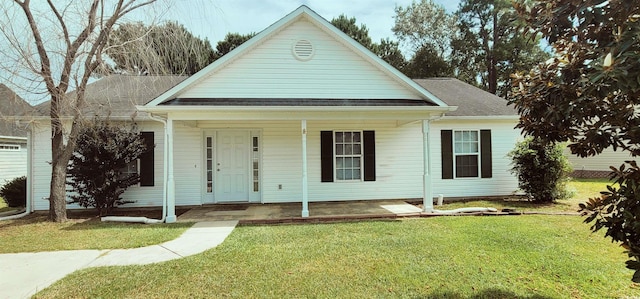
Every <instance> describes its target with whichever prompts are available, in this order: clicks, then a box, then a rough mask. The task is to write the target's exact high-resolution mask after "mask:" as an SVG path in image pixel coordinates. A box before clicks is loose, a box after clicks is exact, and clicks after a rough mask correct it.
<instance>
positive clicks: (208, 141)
mask: <svg viewBox="0 0 640 299" xmlns="http://www.w3.org/2000/svg"><path fill="white" fill-rule="evenodd" d="M211 139H212V138H211V137H207V147H211Z"/></svg>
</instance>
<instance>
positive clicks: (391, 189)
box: [153, 107, 448, 222]
mask: <svg viewBox="0 0 640 299" xmlns="http://www.w3.org/2000/svg"><path fill="white" fill-rule="evenodd" d="M163 108H164V109H166V110H165V111H166V112H165V111H162V112H165V113H161V111H160V110H161V109H162V110H164V109H163ZM167 108H169V107H162V108H160V109H158V108H156V109H154V110H155V111H153V112H155V115H156V116H155V118H156V119H158V120H160V121H162V122H163V123H164V124H165V129H166V130H165V131H166V138H164V140H165V142H166V144H165V145H164V146H163V147H164V148H165V149H167V152H166V154H165V155H164V160H165V161H164V163H163V164H164V165H165V167H166V168H165V171H166V172H165V176H164V178H165V179H166V181H165V182H166V186H167V188H166V208H167V214H166V219H167V222H174V221H177V220H178V219H177V218H176V215H175V209H176V206H181V205H185V201H184V200H182V199H181V198H180V197H185V196H186V198H190V200H192V199H193V198H197V197H200V198H202V201H201V202H200V204H202V205H209V204H221V203H224V204H228V203H229V202H228V201H221V200H220V198H221V197H218V196H217V194H215V192H216V188H217V187H219V186H220V182H221V181H217V182H216V178H217V177H219V174H220V173H222V172H224V169H221V168H220V167H218V166H219V165H221V164H223V166H224V164H225V163H220V161H225V160H223V156H222V155H220V156H216V155H217V154H216V152H217V151H219V150H220V148H216V142H217V141H219V140H218V139H220V138H216V137H215V136H218V137H219V136H221V133H222V132H228V131H230V132H233V131H236V132H237V131H244V132H245V133H243V134H239V135H237V136H240V137H241V138H243V139H247V144H249V146H252V147H251V148H249V147H247V149H248V151H249V152H251V153H250V155H245V154H242V155H241V156H247V157H246V158H247V161H252V160H251V159H255V160H253V161H255V162H256V163H257V164H254V163H253V162H250V163H248V165H260V168H259V175H257V176H252V173H254V172H253V171H254V170H256V168H251V166H249V167H248V168H246V171H244V172H246V173H247V174H248V175H247V178H250V179H243V180H246V181H247V182H249V183H247V184H246V185H247V186H249V187H248V188H249V189H250V191H255V192H256V194H253V195H255V196H253V195H252V196H253V197H250V198H247V200H246V201H245V202H246V203H263V204H266V203H287V202H289V203H297V207H298V208H297V209H298V211H297V213H296V215H295V216H296V217H303V218H304V217H309V216H319V215H322V212H320V213H317V212H316V211H313V210H312V209H313V207H314V206H318V207H321V206H322V205H312V206H310V203H313V202H325V201H333V200H340V201H342V200H347V201H350V200H372V201H378V200H380V199H384V198H398V197H399V198H421V199H422V200H423V201H424V211H427V212H429V211H431V210H432V209H433V205H432V198H433V190H432V187H431V185H432V182H431V181H432V178H431V159H432V157H431V147H432V145H431V142H430V122H431V119H433V118H437V117H440V115H441V114H442V113H443V112H445V111H446V110H448V107H447V108H444V109H443V108H441V107H429V108H428V109H424V108H423V109H415V108H414V111H410V112H409V111H407V110H409V109H407V107H402V109H398V108H396V107H394V108H396V109H397V110H395V109H393V108H392V109H388V110H387V111H384V112H383V111H381V109H380V108H379V107H366V108H364V109H363V107H359V109H352V111H349V112H347V111H344V110H349V109H345V108H344V107H322V108H324V109H322V110H324V111H319V110H320V109H318V110H316V109H313V108H311V109H309V108H306V107H305V108H306V109H305V108H303V109H300V107H295V108H294V109H291V108H293V107H286V108H289V110H290V111H288V112H283V111H282V110H285V109H286V108H284V109H283V107H278V109H274V110H271V111H270V109H260V111H256V110H254V109H255V108H254V109H247V108H244V109H238V108H236V107H234V108H236V109H233V110H235V111H228V110H229V107H225V108H226V109H224V110H227V111H221V110H213V109H211V110H210V111H203V109H202V108H204V107H198V108H200V110H199V111H194V110H195V109H193V108H195V107H189V108H187V109H185V108H186V107H180V108H182V109H185V110H188V111H185V110H182V109H177V110H182V111H176V110H173V109H175V107H172V108H173V109H170V108H169V109H167ZM296 108H297V109H296ZM314 108H317V107H314ZM387 108H388V107H387ZM205 109H207V108H205ZM209 109H210V108H209ZM168 110H173V111H168ZM309 110H315V111H309ZM394 110H395V111H394ZM416 110H417V111H416ZM345 131H346V132H359V134H361V137H362V138H363V141H362V143H363V144H364V145H363V146H362V150H363V152H362V155H361V157H358V158H357V159H358V161H360V159H362V161H361V162H358V163H361V164H359V167H360V166H361V167H360V168H362V169H358V170H357V172H358V177H355V176H354V177H353V178H351V180H342V178H341V177H339V176H338V173H337V170H336V168H337V167H338V166H337V164H338V162H339V161H338V160H337V158H336V154H335V153H334V155H333V156H332V157H329V159H331V160H332V162H330V163H329V164H330V165H329V169H331V167H332V166H333V171H330V173H329V176H330V179H329V181H327V180H326V178H325V171H324V162H322V161H323V159H324V158H323V156H322V154H321V151H322V150H323V149H322V148H323V143H324V142H325V141H323V140H324V139H323V138H324V136H323V135H325V134H324V133H329V134H331V133H332V132H333V133H334V134H337V133H336V132H345ZM367 133H370V134H372V135H375V140H374V141H373V145H374V146H375V151H374V153H373V155H375V156H374V159H373V163H371V164H369V165H373V166H369V167H375V170H374V172H373V176H374V177H373V179H368V178H367V177H366V175H368V174H367V173H366V172H367V167H368V165H367V163H368V162H367V160H366V156H367V153H366V149H365V147H366V144H365V143H366V142H367V141H366V140H365V138H367V136H365V135H367ZM225 134H226V133H225ZM211 136H214V137H211ZM334 136H337V135H334ZM359 136H360V135H359ZM245 137H246V138H245ZM359 138H360V137H359ZM369 138H370V137H369ZM331 142H334V143H335V142H337V141H335V140H333V141H331V140H330V141H329V143H331ZM158 146H159V145H158ZM332 148H335V144H334V145H331V144H329V150H331V149H332ZM196 149H197V150H196ZM254 149H255V151H259V152H258V153H256V152H255V151H254ZM211 152H213V153H211ZM181 153H189V155H186V157H185V155H184V154H181ZM284 153H286V154H284ZM211 157H214V159H213V160H212V161H209V159H210V158H211ZM216 157H218V158H219V160H218V161H216V160H215V158H216ZM185 159H186V160H185ZM186 161H190V162H189V163H186ZM331 163H335V165H332V164H331ZM227 164H228V163H227ZM189 165H191V166H189ZM283 166H284V167H283ZM321 168H322V169H321ZM211 172H213V175H210V173H211ZM354 173H355V172H354ZM332 175H333V177H331V176H332ZM360 175H362V177H360ZM332 178H333V179H335V180H333V179H332ZM198 184H199V185H198ZM185 185H188V186H190V187H189V189H184V188H186V187H185ZM194 186H195V187H196V188H193V187H194ZM198 186H199V187H198ZM181 188H183V189H184V190H181ZM195 189H200V191H199V192H200V193H198V194H195V193H190V195H193V196H187V192H193V191H194V190H195ZM208 193H214V194H213V195H212V196H213V197H210V195H208ZM208 196H209V197H208ZM211 198H213V199H211ZM252 198H253V199H252ZM242 201H243V200H238V202H242ZM231 202H235V200H232V201H231ZM193 204H198V203H187V205H193ZM329 204H331V203H329ZM292 206H295V205H292ZM310 211H311V212H310ZM328 211H330V212H331V213H334V212H335V211H331V210H328ZM334 214H335V213H334ZM383 214H384V213H383Z"/></svg>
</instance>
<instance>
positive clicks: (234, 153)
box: [213, 130, 250, 202]
mask: <svg viewBox="0 0 640 299" xmlns="http://www.w3.org/2000/svg"><path fill="white" fill-rule="evenodd" d="M249 150H250V144H249V131H224V130H221V131H218V132H217V134H216V151H215V152H216V159H215V160H216V161H215V166H214V167H213V168H214V169H215V184H214V188H213V189H214V192H215V198H216V202H238V201H241V202H246V201H249V181H250V180H249V178H250V176H249V174H250V168H249V166H250V164H249Z"/></svg>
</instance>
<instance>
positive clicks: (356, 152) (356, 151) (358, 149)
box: [353, 144, 362, 155]
mask: <svg viewBox="0 0 640 299" xmlns="http://www.w3.org/2000/svg"><path fill="white" fill-rule="evenodd" d="M361 153H362V150H361V146H360V144H356V145H354V146H353V154H354V155H360V154H361Z"/></svg>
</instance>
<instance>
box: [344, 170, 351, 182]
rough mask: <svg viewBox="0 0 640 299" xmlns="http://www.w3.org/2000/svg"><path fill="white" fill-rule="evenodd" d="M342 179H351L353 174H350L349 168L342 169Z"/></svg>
mask: <svg viewBox="0 0 640 299" xmlns="http://www.w3.org/2000/svg"><path fill="white" fill-rule="evenodd" d="M344 179H345V180H351V179H353V175H352V174H351V170H345V171H344Z"/></svg>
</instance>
